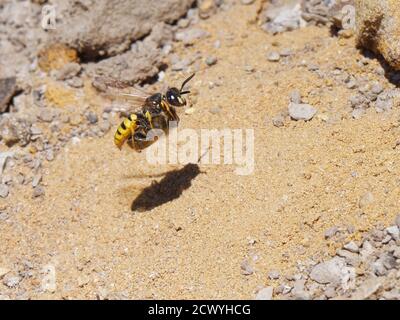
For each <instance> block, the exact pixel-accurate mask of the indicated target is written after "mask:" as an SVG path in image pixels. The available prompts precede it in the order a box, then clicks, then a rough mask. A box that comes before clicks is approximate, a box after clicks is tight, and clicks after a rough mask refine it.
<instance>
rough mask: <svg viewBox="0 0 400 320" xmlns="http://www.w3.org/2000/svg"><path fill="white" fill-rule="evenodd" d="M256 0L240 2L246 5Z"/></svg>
mask: <svg viewBox="0 0 400 320" xmlns="http://www.w3.org/2000/svg"><path fill="white" fill-rule="evenodd" d="M254 1H255V0H240V3H241V4H244V5H249V4H252V3H254Z"/></svg>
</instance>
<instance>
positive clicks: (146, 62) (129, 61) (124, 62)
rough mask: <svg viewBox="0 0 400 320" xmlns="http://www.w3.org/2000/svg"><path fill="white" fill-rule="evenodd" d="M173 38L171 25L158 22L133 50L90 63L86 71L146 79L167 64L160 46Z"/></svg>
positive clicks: (124, 78) (132, 78)
mask: <svg viewBox="0 0 400 320" xmlns="http://www.w3.org/2000/svg"><path fill="white" fill-rule="evenodd" d="M169 1H170V0H169ZM167 2H168V1H167ZM172 39H173V33H172V30H171V27H170V26H167V25H164V24H157V25H155V26H154V27H153V30H152V33H151V34H150V35H149V36H148V37H147V38H145V39H144V40H143V41H138V42H135V43H134V45H132V48H131V50H128V51H126V52H125V53H122V54H119V55H117V56H113V57H110V58H106V59H103V60H101V61H99V62H97V63H95V64H88V65H86V66H85V71H87V73H88V74H90V75H95V74H102V75H105V76H108V77H112V78H118V79H120V80H122V81H126V82H130V83H137V82H141V81H145V80H146V79H149V78H150V77H155V76H157V75H158V73H159V71H160V70H159V69H160V68H161V66H163V65H164V64H165V61H164V54H163V52H162V50H160V47H161V46H163V45H164V43H167V42H169V41H172ZM93 85H95V84H94V83H93ZM96 88H97V87H96Z"/></svg>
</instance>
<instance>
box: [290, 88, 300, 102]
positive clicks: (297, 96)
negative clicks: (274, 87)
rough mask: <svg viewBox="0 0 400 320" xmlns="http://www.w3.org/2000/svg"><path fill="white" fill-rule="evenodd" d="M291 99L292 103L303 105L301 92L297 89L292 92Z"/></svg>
mask: <svg viewBox="0 0 400 320" xmlns="http://www.w3.org/2000/svg"><path fill="white" fill-rule="evenodd" d="M289 97H290V101H291V102H294V103H297V104H299V103H301V93H300V91H299V90H297V89H296V90H292V91H290V94H289Z"/></svg>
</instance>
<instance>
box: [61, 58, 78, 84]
mask: <svg viewBox="0 0 400 320" xmlns="http://www.w3.org/2000/svg"><path fill="white" fill-rule="evenodd" d="M81 69H82V67H81V65H80V64H79V63H76V62H70V63H67V64H66V65H64V66H63V67H62V68H61V69H60V70H58V71H57V73H56V79H57V80H62V81H64V80H67V79H71V78H73V77H75V76H76V75H77V74H78V73H79V72H80V71H81Z"/></svg>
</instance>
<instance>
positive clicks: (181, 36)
mask: <svg viewBox="0 0 400 320" xmlns="http://www.w3.org/2000/svg"><path fill="white" fill-rule="evenodd" d="M208 35H209V33H208V32H207V31H204V30H202V29H197V28H192V29H189V30H185V31H180V32H177V33H176V34H175V39H176V40H177V41H182V42H183V44H185V45H193V44H194V42H195V41H197V40H199V39H203V38H205V37H208Z"/></svg>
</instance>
